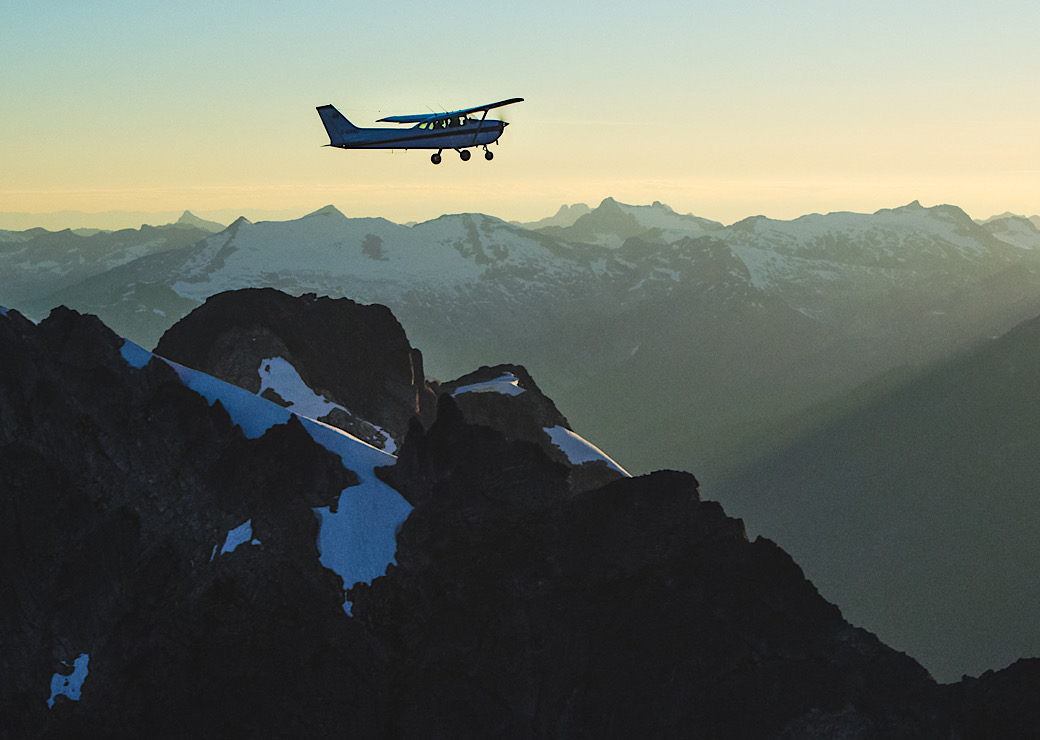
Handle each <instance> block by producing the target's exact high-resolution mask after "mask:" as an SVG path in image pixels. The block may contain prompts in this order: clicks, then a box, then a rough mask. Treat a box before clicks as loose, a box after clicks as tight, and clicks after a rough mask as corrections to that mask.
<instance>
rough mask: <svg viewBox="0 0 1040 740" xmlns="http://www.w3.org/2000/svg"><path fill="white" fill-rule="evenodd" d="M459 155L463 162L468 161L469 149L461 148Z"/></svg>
mask: <svg viewBox="0 0 1040 740" xmlns="http://www.w3.org/2000/svg"><path fill="white" fill-rule="evenodd" d="M459 157H461V158H462V161H463V162H468V161H469V149H463V150H462V151H460V152H459Z"/></svg>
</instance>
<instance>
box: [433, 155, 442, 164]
mask: <svg viewBox="0 0 1040 740" xmlns="http://www.w3.org/2000/svg"><path fill="white" fill-rule="evenodd" d="M430 161H431V162H433V163H434V164H440V163H441V153H440V152H435V153H434V154H433V155H432V156H431V157H430Z"/></svg>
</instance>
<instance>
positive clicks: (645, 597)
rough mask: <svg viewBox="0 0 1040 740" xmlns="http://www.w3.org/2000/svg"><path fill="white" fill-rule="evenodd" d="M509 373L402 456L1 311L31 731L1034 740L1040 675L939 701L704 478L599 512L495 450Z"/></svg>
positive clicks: (2, 595)
mask: <svg viewBox="0 0 1040 740" xmlns="http://www.w3.org/2000/svg"><path fill="white" fill-rule="evenodd" d="M235 301H241V302H242V305H243V307H251V308H253V309H254V310H256V309H257V307H258V306H259V307H261V309H262V310H259V311H258V314H260V316H258V318H262V319H263V320H262V321H260V322H259V323H258V327H259V329H258V334H259V335H261V336H268V337H269V341H270V342H271V346H272V347H275V346H284V347H286V348H288V347H289V345H290V339H289V337H287V336H281V337H277V342H280V345H278V344H277V342H276V337H275V334H274V328H275V327H276V326H277V327H279V328H285V329H286V330H288V331H296V330H299V329H300V324H299V317H300V316H307V315H310V314H309V312H310V311H317V312H319V313H320V314H321V315H322V316H334V315H336V314H337V312H343V314H344V315H348V316H350V317H352V321H353V322H354V323H356V324H359V325H360V324H364V325H369V328H368V330H367V331H365V330H360V329H359V330H358V331H357V332H356V333H355V334H354V335H351V336H350V338H349V339H350V347H351V349H352V350H353V351H354V352H355V353H357V354H359V355H362V356H364V357H367V358H369V359H370V360H371V362H372V363H373V366H374V367H384V366H392V364H393V363H392V362H389V361H388V359H387V358H385V357H382V356H381V354H382V353H383V352H384V351H385V352H388V353H389V354H390V355H391V356H397V355H398V354H399V351H398V349H396V348H393V343H392V342H387V341H385V339H386V337H382V336H381V334H383V333H386V334H387V335H388V336H389V337H393V336H395V335H396V332H397V331H398V330H399V327H398V328H394V327H393V326H391V325H390V324H388V323H387V321H386V319H385V317H384V315H383V313H382V312H381V310H379V309H375V310H361V307H357V306H355V305H353V304H350V302H340V301H330V300H328V299H319V298H315V297H310V296H306V297H302V298H298V299H289V298H285V297H280V296H278V294H276V293H274V292H273V291H255V292H254V291H244V292H236V293H232V294H229V295H227V296H221V297H220V298H218V299H217V300H216V301H214V302H213V303H212V305H210V306H209V308H208V309H207V311H208V312H209V313H211V314H212V315H213V316H222V317H231V316H234V315H236V309H235V307H234V306H233V305H231V304H232V303H234V302H235ZM283 302H287V303H293V304H296V305H295V306H294V307H288V306H287V303H286V305H282V304H283ZM221 304H224V305H223V306H222V305H221ZM278 306H281V309H280V310H279V311H274V310H273V308H274V307H278ZM218 309H219V310H218ZM265 312H267V313H265ZM297 312H299V313H297ZM279 321H281V322H285V323H283V324H280V323H279ZM232 323H233V322H229V325H230V324H232ZM334 325H335V323H334ZM190 326H195V327H197V328H199V329H200V330H204V329H205V326H204V325H203V324H201V323H199V322H196V321H194V320H192V321H185V322H184V323H183V325H182V326H181V328H180V329H178V331H177V332H176V333H175V335H176V334H181V333H182V332H184V331H185V327H190ZM226 331H228V330H221V331H218V332H216V333H217V334H218V335H222V336H229V335H230V334H231V333H233V332H229V333H224V332H226ZM359 337H360V338H367V339H360V338H359ZM337 340H338V335H337V333H336V332H334V331H333V332H330V334H329V335H328V342H329V343H330V344H335V343H336V342H337ZM164 341H165V340H164ZM171 341H172V340H171ZM181 341H183V346H185V347H188V348H197V347H204V346H208V345H209V344H211V342H209V341H200V342H198V343H192V342H191V341H188V339H187V338H186V337H182V338H181ZM366 341H368V342H370V343H367V344H366V343H365V342H366ZM229 344H230V346H231V347H233V348H239V349H238V350H236V351H239V352H241V342H240V340H239V339H238V338H235V341H231V342H230V343H229ZM387 348H390V349H387ZM312 351H313V349H312V348H307V349H305V350H301V351H300V353H299V356H296V355H294V357H295V358H296V359H297V360H300V366H301V368H303V367H304V366H308V362H306V361H304V360H305V359H310V358H311V352H312ZM340 352H341V350H337V349H330V350H329V354H330V355H331V356H342V355H341V354H339V353H340ZM232 366H233V367H234V366H237V365H236V363H232ZM504 369H505V368H485V369H483V370H481V371H477V373H476V374H475V375H474V376H472V377H470V378H466V379H465V380H466V381H472V382H467V383H466V384H461V380H462V379H460V382H458V383H455V384H454V391H453V392H451V393H449V392H442V393H441V395H440V397H439V399H438V404H437V409H436V416H435V418H434V419H433V420H432V422H431V423H429V424H428V425H424V424H423V423H421V422H420V421H419V419H418V417H415V418H413V420H412V421H411V422H410V423H409V428H408V432H407V435H406V436H405V439H404V442H403V444H402V447H401V450H400V455H399V456H398V457H396V458H395V457H393V456H390V455H387V454H385V453H383V452H380V451H378V450H375V449H373V448H371V447H369V446H368V445H366V444H364V443H363V442H360V441H358V440H356V439H354V438H353V437H351V436H350V435H348V434H346V433H344V432H342V431H340V430H337V429H335V428H333V427H330V426H327V425H323V424H319V423H317V422H315V421H314V420H313V419H310V418H308V417H306V416H305V415H297V414H292V413H290V412H289V411H288V410H286V408H284V407H283V405H281V404H279V403H276V402H274V401H271V400H267V399H266V398H264V397H263V396H261V395H258V394H256V393H250V392H248V391H246V390H245V389H242V388H239V387H237V386H234V385H231V384H228V383H225V382H223V381H221V380H219V379H216V378H213V377H211V376H208V375H206V374H203V373H201V372H199V371H197V370H194V369H191V368H187V367H185V366H183V365H181V364H177V363H171V362H170V361H168V360H165V359H162V358H159V357H157V356H153V355H152V354H150V353H148V352H146V351H145V350H143V349H141V348H140V347H138V346H135V345H133V344H132V343H129V342H124V341H123V340H122V339H120V338H119V337H117V336H116V335H115V334H113V333H112V332H111V331H110V330H108V329H107V328H106V327H105V326H104V325H103V324H101V322H100V321H98V320H97V319H95V318H94V317H90V316H83V315H81V314H78V313H76V312H73V311H70V310H67V309H58V310H55V311H54V312H53V313H52V314H51V316H50V317H48V318H47V319H46V320H44V321H42V322H40V323H39V324H38V325H37V324H33V323H32V322H30V321H28V320H26V319H25V318H23V317H22V316H21V315H20V314H19V313H17V312H16V311H8V310H4V311H2V312H0V542H2V543H3V544H2V545H0V547H2V548H3V557H2V559H0V562H2V563H3V567H2V568H0V634H3V635H4V638H5V643H4V645H5V647H4V650H3V651H2V652H0V661H2V663H0V668H2V670H0V717H2V718H3V719H2V725H0V730H2V733H3V734H4V735H5V736H10V737H18V738H32V737H48V738H49V737H55V738H57V737H70V736H78V737H111V738H138V737H150V736H154V737H197V738H226V737H229V736H241V737H251V738H267V737H272V738H274V737H286V736H290V735H292V736H296V735H298V734H301V733H302V734H303V735H305V736H307V737H339V736H343V735H347V736H351V737H361V738H413V737H414V738H420V737H421V738H436V737H503V738H532V737H535V738H538V737H543V738H550V737H552V738H560V737H563V738H566V737H589V736H596V737H606V738H610V737H617V738H621V737H625V738H628V737H633V736H654V737H687V736H690V735H691V734H695V735H704V736H709V737H777V738H786V737H792V738H793V737H799V738H804V737H834V736H840V737H906V738H911V737H912V738H922V737H926V738H927V737H935V738H940V737H941V738H947V737H961V738H975V737H989V736H992V735H993V732H994V731H997V732H998V733H999V734H1000V736H1002V737H1030V736H1032V735H1033V734H1035V731H1036V729H1037V726H1038V725H1037V716H1036V709H1035V687H1036V686H1037V685H1038V682H1040V664H1038V663H1037V662H1036V661H1023V662H1019V663H1017V664H1015V665H1014V666H1012V667H1010V668H1008V669H1007V670H1005V671H1001V672H999V673H987V674H985V675H983V676H981V677H979V678H978V679H969V680H966V681H964V682H961V683H960V684H956V685H952V686H940V685H938V684H936V683H935V682H934V681H933V680H932V679H931V677H930V676H929V675H928V673H927V672H926V671H925V670H924V669H923V668H922V667H921V666H920V665H919V664H918V663H916V662H915V661H914V660H913V659H912V658H909V657H907V656H906V655H904V654H902V653H899V652H896V651H894V650H892V649H891V648H888V647H886V646H885V645H884V644H882V643H881V642H880V641H878V640H877V638H875V637H874V636H873V635H872V634H870V633H868V632H866V631H864V630H862V629H858V628H856V627H853V626H851V625H850V624H849V623H847V622H846V621H845V620H844V619H843V618H842V615H841V612H840V611H839V610H838V608H837V607H835V606H834V605H832V604H830V603H828V602H827V601H825V600H824V599H823V598H821V597H820V595H819V594H818V593H817V591H816V589H815V588H814V586H813V585H812V584H811V583H810V582H809V581H807V580H806V579H805V578H804V576H803V574H802V571H801V570H800V569H799V567H798V566H797V565H796V564H795V562H794V561H793V560H792V559H791V558H790V557H789V556H788V555H787V554H786V553H785V552H784V551H783V550H781V549H780V548H779V547H778V546H777V545H775V544H774V543H773V542H771V541H769V540H767V539H764V538H757V539H755V540H754V541H748V539H747V537H746V535H745V531H744V527H743V525H742V523H741V522H740V521H739V520H735V519H732V518H729V517H727V516H726V515H725V513H724V512H723V510H722V507H721V506H720V505H719V504H717V503H713V502H706V501H702V500H701V497H700V495H699V492H698V484H697V481H696V480H695V479H694V477H693V476H692V475H689V474H687V473H677V472H658V473H654V474H652V475H646V476H642V477H638V478H619V479H617V480H615V481H613V482H611V483H608V484H607V485H605V486H601V487H598V488H593V489H591V490H586V491H584V492H582V493H578V494H575V493H574V492H573V489H572V485H571V483H570V481H569V476H570V475H571V470H570V468H569V467H568V466H567V465H565V464H561V463H560V462H557V461H554V460H552V459H550V457H549V456H548V455H547V454H546V452H545V446H544V444H539V443H537V441H535V442H532V441H529V440H527V439H524V438H523V435H522V434H517V435H512V438H510V436H509V435H507V434H506V433H503V431H500V430H499V429H497V428H494V426H500V427H504V428H505V429H504V431H507V432H508V431H509V430H508V426H509V418H511V417H510V416H509V415H510V414H512V413H516V412H515V411H509V410H507V409H505V408H499V409H496V408H495V407H494V406H493V405H491V404H486V405H485V404H481V403H475V404H473V403H472V402H473V398H467V396H474V395H476V396H482V395H487V394H492V393H499V394H502V395H507V396H508V393H505V394H503V393H502V391H503V390H504V389H503V388H501V387H496V388H494V389H485V390H479V389H478V387H479V386H480V385H481V384H484V385H487V384H492V385H495V384H498V386H500V385H501V382H502V374H501V371H503V370H504ZM509 372H511V373H513V375H514V376H515V377H516V379H517V380H516V383H517V387H520V386H521V385H524V386H525V390H524V394H517V395H514V396H509V397H510V398H514V399H515V398H519V397H522V396H523V395H525V394H527V393H531V394H532V396H531V397H530V398H531V399H533V400H532V401H531V402H530V406H529V408H528V410H529V412H530V413H532V414H534V416H535V419H534V420H531V419H526V418H524V415H523V414H520V415H519V416H517V417H516V418H517V420H518V421H517V423H518V426H520V427H522V428H523V427H526V428H528V429H530V428H533V427H532V421H533V422H534V425H537V424H545V423H549V422H557V423H559V422H561V421H563V418H562V416H561V415H560V414H559V412H558V411H557V410H555V405H554V404H553V403H552V402H551V401H550V400H549V399H547V398H544V397H541V398H538V397H537V396H536V394H535V391H536V389H537V386H536V385H534V382H533V380H531V379H530V378H529V377H528V376H527V373H526V372H525V371H523V370H522V368H520V367H516V366H513V367H511V368H509ZM300 374H301V375H302V374H303V371H302V370H301V373H300ZM365 377H366V376H365V374H364V373H362V374H361V375H360V378H361V382H363V383H364V382H366V380H365ZM506 384H508V385H512V381H510V380H506ZM467 385H468V386H469V390H466V386H467ZM282 387H284V386H282ZM283 400H284V399H283ZM463 404H472V405H471V407H470V409H469V411H468V412H464V411H463V410H462V408H461V407H460V406H461V405H463ZM520 408H522V407H520ZM466 413H469V414H470V415H475V416H478V415H482V418H483V420H484V421H486V422H488V423H478V424H474V423H471V422H469V421H467V418H466ZM488 424H491V425H488ZM492 425H493V426H492ZM386 482H390V483H391V484H392V485H393V486H395V487H396V488H397V491H395V490H394V489H393V488H390V487H389V486H387V484H386ZM398 491H399V492H400V494H403V496H404V498H401V495H400V494H399V493H398ZM395 497H396V499H399V500H400V501H401V505H400V506H397V505H396V504H395V505H394V506H393V507H392V508H391V509H388V506H389V504H390V502H391V501H392V500H394V499H395ZM405 499H407V500H405ZM387 537H389V538H390V543H391V545H390V548H389V549H386V548H383V549H380V546H381V544H382V543H384V542H385V541H386V538H387ZM377 550H378V552H377ZM344 589H346V592H344ZM345 597H346V599H347V600H346V601H344V598H345ZM48 688H49V691H48Z"/></svg>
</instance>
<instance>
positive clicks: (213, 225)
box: [176, 211, 225, 234]
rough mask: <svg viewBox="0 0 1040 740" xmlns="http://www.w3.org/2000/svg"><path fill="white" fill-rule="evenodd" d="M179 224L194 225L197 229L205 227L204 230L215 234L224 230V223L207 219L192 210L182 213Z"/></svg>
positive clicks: (178, 220)
mask: <svg viewBox="0 0 1040 740" xmlns="http://www.w3.org/2000/svg"><path fill="white" fill-rule="evenodd" d="M176 225H177V226H193V227H195V228H197V229H203V230H204V231H210V232H213V233H214V234H215V233H217V232H219V231H223V230H224V228H225V227H224V224H222V223H218V222H216V221H207V220H206V219H204V218H199V217H198V216H196V215H195V214H194V213H192V212H191V211H185V212H184V213H183V214H181V217H180V218H179V219H177V223H176Z"/></svg>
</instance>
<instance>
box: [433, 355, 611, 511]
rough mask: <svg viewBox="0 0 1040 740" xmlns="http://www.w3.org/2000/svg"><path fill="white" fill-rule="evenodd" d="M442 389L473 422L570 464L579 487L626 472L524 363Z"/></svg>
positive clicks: (476, 373) (572, 478)
mask: <svg viewBox="0 0 1040 740" xmlns="http://www.w3.org/2000/svg"><path fill="white" fill-rule="evenodd" d="M438 392H439V393H441V394H448V395H451V396H452V397H453V398H454V399H455V402H456V404H457V405H458V407H459V410H460V411H461V412H462V415H463V417H464V418H465V419H466V421H468V422H469V423H471V424H482V425H484V426H488V427H491V428H492V429H496V430H498V431H499V432H501V433H502V434H503V435H505V436H506V438H508V439H523V440H527V441H528V442H533V443H534V444H536V445H538V446H539V447H541V448H542V450H543V451H544V452H545V453H546V454H547V455H548V456H549V458H550V459H551V460H554V461H555V462H558V463H561V464H563V465H566V466H567V467H568V468H569V469H570V481H571V488H572V489H574V490H575V491H585V490H588V489H590V488H598V487H599V486H602V485H604V484H606V483H609V482H610V481H612V480H617V479H618V478H623V477H627V475H628V473H626V472H625V471H624V470H623V469H622V468H621V467H619V466H618V465H617V463H615V462H614V461H613V460H611V459H610V458H609V457H607V456H606V455H605V454H604V453H603V452H602V451H600V450H599V449H598V448H596V447H594V446H593V445H591V444H589V443H588V442H586V441H585V440H584V439H582V438H581V437H579V436H578V435H576V434H575V433H574V432H573V430H572V429H571V426H570V423H569V422H568V421H567V419H566V418H564V416H563V414H561V413H560V412H559V410H558V409H557V408H556V404H554V403H553V402H552V399H550V398H549V397H548V396H546V395H545V394H544V393H542V391H541V390H540V389H539V388H538V385H537V384H536V383H535V382H534V378H532V377H531V375H530V373H528V372H527V370H526V368H524V367H523V366H521V365H496V366H495V367H487V366H484V367H481V368H480V369H479V370H475V371H474V372H472V373H468V374H467V375H464V376H462V377H461V378H458V379H456V380H453V381H451V382H448V383H443V384H442V385H441V386H440V387H439V389H438Z"/></svg>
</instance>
